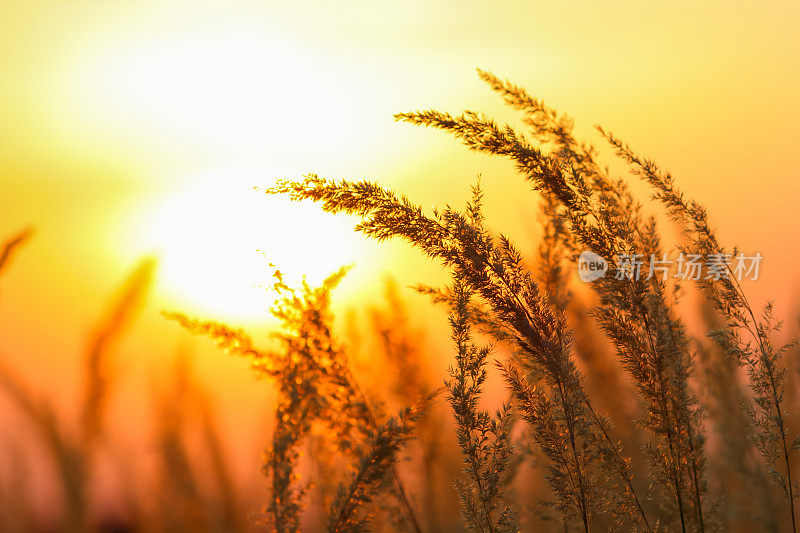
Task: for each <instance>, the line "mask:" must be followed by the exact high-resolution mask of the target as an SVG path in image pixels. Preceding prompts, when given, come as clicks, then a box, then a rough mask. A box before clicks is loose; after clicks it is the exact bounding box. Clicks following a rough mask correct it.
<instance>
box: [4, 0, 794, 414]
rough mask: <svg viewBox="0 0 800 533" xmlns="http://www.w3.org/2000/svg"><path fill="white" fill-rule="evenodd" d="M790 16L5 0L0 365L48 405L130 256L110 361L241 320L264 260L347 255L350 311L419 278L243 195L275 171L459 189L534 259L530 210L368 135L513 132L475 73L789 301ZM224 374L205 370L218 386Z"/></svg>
mask: <svg viewBox="0 0 800 533" xmlns="http://www.w3.org/2000/svg"><path fill="white" fill-rule="evenodd" d="M798 20H800V4H798V3H796V2H788V1H786V2H777V1H776V2H762V3H755V2H669V3H666V2H664V3H655V2H632V1H631V2H616V3H614V4H613V5H612V4H611V3H600V2H430V1H427V2H402V3H397V4H394V5H390V4H384V3H378V2H319V3H311V2H286V3H277V2H269V1H238V0H226V1H224V2H202V1H198V0H191V1H186V2H184V1H169V2H165V1H162V2H151V1H141V0H136V1H128V0H124V1H123V0H113V1H97V0H94V1H90V0H83V1H71V0H58V1H35V2H33V1H28V0H25V1H23V0H4V1H3V2H2V3H0V231H2V234H3V235H11V234H12V233H14V232H16V231H17V230H19V229H21V228H22V227H24V226H27V225H33V226H34V227H35V228H36V231H37V234H36V237H35V238H34V239H33V240H32V241H31V243H30V244H29V245H28V246H26V247H25V249H24V250H21V251H20V253H19V254H18V256H17V257H16V258H15V261H14V263H13V265H12V266H11V268H10V269H9V271H8V273H7V275H5V276H4V277H3V279H2V280H0V295H1V296H2V298H1V299H0V350H2V352H5V353H8V354H10V355H9V357H10V358H11V360H12V361H15V362H18V363H21V364H23V366H24V367H25V368H27V371H26V373H27V374H30V375H39V376H40V377H39V378H37V379H38V380H39V381H40V382H42V383H43V384H44V385H45V386H48V385H52V386H53V388H54V389H55V390H56V391H62V392H60V393H62V394H65V395H67V394H70V393H71V392H70V390H69V387H66V388H67V389H68V390H67V391H66V392H64V391H63V388H64V387H65V386H64V385H60V384H63V383H64V382H69V380H70V379H71V378H72V377H74V376H73V374H74V373H75V372H77V370H75V369H73V367H74V366H75V365H74V359H73V358H72V357H73V356H72V355H70V354H76V353H80V350H81V349H82V347H83V344H84V343H85V338H86V335H87V332H88V331H89V329H90V327H91V325H92V323H93V320H94V319H95V317H96V316H98V315H99V314H100V313H101V310H102V309H103V306H104V305H105V302H106V300H107V297H108V295H109V294H110V293H111V292H112V291H113V289H114V287H115V286H116V285H117V284H118V283H119V282H120V281H121V280H122V279H123V278H124V276H125V273H126V272H127V271H128V269H130V268H131V267H132V265H133V263H134V262H135V260H136V259H137V258H138V257H140V256H141V255H142V254H146V253H155V254H158V255H159V257H160V261H161V263H160V273H159V278H158V284H157V287H156V290H155V294H154V297H153V300H152V302H151V305H150V307H148V310H147V313H146V316H145V317H143V320H142V322H141V324H139V325H138V326H137V327H136V328H135V329H134V331H132V332H131V335H130V340H128V341H126V342H127V344H126V345H125V348H124V350H123V351H125V350H127V352H126V353H128V354H129V355H133V354H137V355H138V354H141V353H145V354H146V357H144V358H143V359H144V360H146V361H153V360H158V359H159V358H167V357H169V356H170V355H171V354H172V353H173V352H174V350H175V347H176V346H177V345H179V344H180V343H181V342H188V341H186V339H185V337H184V336H181V334H179V333H178V332H176V331H175V330H176V328H175V327H174V325H171V324H164V323H163V322H164V321H163V320H162V319H161V318H160V317H159V316H158V311H159V310H160V309H165V308H166V309H182V310H186V311H188V312H190V313H194V314H199V315H201V316H215V317H220V318H225V319H229V320H232V321H236V322H238V323H245V324H252V323H254V322H255V321H256V320H257V319H258V318H259V317H261V316H262V314H263V312H264V309H265V308H266V306H267V305H269V296H268V295H266V294H265V292H264V291H263V290H262V289H261V288H259V287H258V285H259V284H261V283H265V282H267V280H268V274H269V271H268V269H266V267H265V265H266V263H267V262H268V261H273V262H275V263H277V264H278V265H279V266H280V267H282V268H283V269H284V270H285V271H286V272H287V273H289V274H292V275H296V276H299V275H302V274H307V275H309V276H310V277H311V279H319V278H321V277H322V276H324V275H325V274H327V273H328V272H330V271H332V270H334V269H335V268H336V267H338V266H339V265H340V264H344V263H351V262H352V263H355V264H356V269H355V271H354V273H353V274H352V276H351V280H349V281H347V282H346V283H345V286H344V287H343V289H342V293H343V295H344V296H343V299H344V300H346V301H350V302H352V301H354V298H356V297H358V298H361V297H367V298H372V299H376V298H377V294H376V288H377V287H378V286H379V282H380V280H381V279H382V277H383V276H385V275H386V273H391V274H392V275H394V276H395V277H396V278H397V279H398V280H399V281H400V283H401V284H411V283H416V282H425V281H428V282H430V281H436V280H438V279H441V278H439V277H437V275H436V270H435V268H434V267H433V266H432V265H430V264H429V263H428V262H427V261H425V260H422V259H420V258H419V257H417V255H416V254H415V253H413V252H410V251H409V250H407V249H406V248H404V247H402V246H399V247H380V246H378V245H376V244H374V243H370V242H364V241H363V240H362V239H361V238H359V237H357V236H353V235H352V234H351V231H350V228H351V225H352V221H349V220H342V219H338V218H331V217H328V216H324V215H321V214H319V213H318V210H317V209H316V208H315V207H314V206H297V205H289V204H287V203H286V202H284V201H282V200H276V199H268V198H265V197H264V195H263V194H261V193H259V192H258V191H255V190H254V189H253V187H254V186H260V187H266V186H269V185H270V184H271V183H273V181H274V179H275V178H276V177H282V176H290V177H295V176H301V175H303V174H305V173H307V172H317V173H319V174H322V175H325V176H328V177H351V178H370V179H375V180H377V181H379V182H381V183H384V184H388V185H390V186H392V187H396V188H402V189H403V190H404V191H406V192H407V193H408V194H409V195H410V196H411V197H412V198H413V199H416V200H417V201H419V202H420V203H422V204H425V205H433V204H443V203H446V202H449V203H454V204H458V203H460V202H462V201H463V200H464V199H465V198H466V196H467V194H468V188H469V184H470V183H471V182H472V181H473V180H474V178H475V176H476V175H477V174H479V173H480V174H482V175H483V182H484V185H485V187H486V192H487V207H488V213H489V219H490V220H493V221H494V227H495V228H496V229H498V230H502V231H508V232H510V233H512V234H514V235H516V236H517V238H518V240H521V241H523V242H524V240H525V239H529V242H531V244H533V242H534V236H535V229H533V228H535V224H534V222H535V215H534V214H533V211H532V210H533V209H535V206H536V198H535V197H533V196H532V195H530V194H529V195H524V192H525V191H526V187H525V185H524V183H523V182H522V180H521V179H520V178H518V177H517V176H515V175H514V173H513V171H512V168H511V166H510V165H508V164H506V163H505V162H502V161H497V160H493V159H490V158H487V157H485V156H479V155H475V154H472V153H470V152H468V151H466V150H465V149H464V148H463V147H461V146H460V145H459V144H458V143H457V142H455V141H453V140H452V139H449V138H448V137H447V136H446V135H444V134H441V133H437V132H434V131H429V130H420V129H417V128H413V127H411V126H408V125H404V124H397V123H395V122H393V120H392V115H393V113H395V112H398V111H408V110H414V109H419V108H428V107H435V108H441V109H444V110H449V111H452V112H460V111H461V110H463V109H466V108H472V109H478V110H484V111H487V112H489V113H491V114H495V115H497V116H498V117H500V118H502V119H507V118H510V117H512V115H510V114H509V113H508V111H506V110H504V109H503V108H502V106H501V103H500V101H499V99H497V98H496V97H495V96H494V95H493V94H491V92H490V91H489V89H488V88H486V87H484V86H483V85H482V83H481V82H480V80H479V79H478V78H477V76H476V75H475V68H476V67H481V68H484V69H487V70H491V71H493V72H494V73H496V74H497V75H499V76H501V77H504V78H509V79H511V80H513V81H514V82H515V83H517V84H519V85H522V86H524V87H526V88H527V89H528V90H529V91H530V92H531V93H532V94H534V95H536V96H538V97H541V98H543V99H545V101H547V102H548V103H549V104H550V105H553V106H556V107H558V108H560V109H561V110H564V111H567V112H568V113H570V114H571V115H572V116H573V117H574V118H575V120H576V124H577V130H578V132H579V133H581V134H586V135H587V136H589V138H590V139H591V140H593V141H594V142H596V143H599V142H600V140H599V139H598V138H597V136H596V135H594V134H593V132H592V130H591V127H592V125H593V124H596V123H600V124H603V125H604V126H605V127H606V128H608V129H610V130H612V131H614V132H615V133H616V134H618V135H619V136H621V137H622V138H624V139H625V140H627V141H628V142H629V143H630V144H631V145H632V146H633V147H634V148H635V149H637V150H638V151H640V152H641V153H643V154H645V155H646V156H648V157H651V158H653V159H655V160H656V161H658V162H659V163H660V164H661V165H662V166H663V167H665V168H667V169H669V170H671V171H672V172H673V174H674V175H675V176H676V179H677V181H678V183H679V184H680V185H681V186H682V187H683V188H684V189H685V190H686V191H687V192H689V193H690V194H691V195H693V196H694V197H696V198H698V199H700V200H701V201H703V202H704V203H705V204H706V205H707V206H708V207H709V210H710V212H711V215H712V218H713V220H714V221H715V222H716V224H717V225H718V227H719V228H720V233H721V235H722V236H723V237H724V238H725V239H726V240H727V242H728V243H730V244H736V243H738V244H740V245H741V246H742V248H743V249H744V250H747V251H753V252H754V251H760V252H761V253H762V254H763V255H764V257H765V260H764V264H763V277H762V279H761V280H759V281H758V282H757V283H754V284H752V285H751V286H750V288H751V290H752V291H753V293H754V294H755V295H756V296H757V299H760V300H757V301H761V300H763V299H764V298H767V297H773V298H775V299H776V303H777V306H778V309H779V311H780V310H781V309H787V308H788V306H789V304H790V303H792V301H793V300H794V298H795V297H796V296H797V281H798V276H797V274H796V265H797V264H798V262H800V250H799V248H800V239H798V238H797V236H796V235H797V234H796V230H795V228H796V222H797V213H798V207H800V205H799V204H798V200H797V198H800V179H798V178H800V175H798V170H797V169H798V166H797V164H796V157H797V147H798V141H800V129H799V127H798V123H799V120H798V119H800V104H798V101H797V95H798V94H800V69H799V68H798V66H800V65H798V57H800V37H798V36H797V31H796V26H797V21H798ZM348 298H349V300H348ZM201 344H202V343H201ZM54 354H55V355H54ZM220 357H221V356H218V355H208V359H204V360H203V361H210V360H218V359H220ZM124 364H127V365H130V367H132V368H133V367H136V368H140V371H144V370H141V369H142V368H144V369H147V368H150V367H149V366H148V364H150V363H144V362H142V361H141V360H137V361H136V362H128V363H124ZM123 366H124V365H123ZM238 366H239V367H243V366H244V365H238ZM239 367H237V366H236V365H233V364H232V363H227V362H226V363H225V364H218V365H216V366H214V369H215V370H213V371H212V370H207V369H206V370H204V371H205V372H214V373H216V372H221V374H215V376H214V377H215V379H216V380H217V381H218V382H219V384H218V385H219V388H220V390H225V389H224V387H225V385H226V383H228V382H237V383H238V381H241V380H242V376H244V375H246V369H245V368H239ZM220 369H221V370H220ZM71 373H72V374H71ZM226 373H227V374H226ZM226 380H227V381H226ZM237 380H238V381H237ZM255 387H256V385H253V388H252V389H248V388H247V386H244V388H243V389H242V388H240V389H237V390H238V391H239V392H237V394H242V395H247V394H251V395H253V394H256V393H255V392H253V391H255V390H256V389H255ZM57 393H58V392H57ZM130 394H131V395H134V394H135V391H130ZM230 401H231V402H233V401H234V400H233V399H231V400H230Z"/></svg>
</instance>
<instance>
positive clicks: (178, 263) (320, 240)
mask: <svg viewBox="0 0 800 533" xmlns="http://www.w3.org/2000/svg"><path fill="white" fill-rule="evenodd" d="M232 172H235V171H232ZM224 176H225V174H222V175H219V176H215V177H213V178H212V179H207V180H205V181H203V182H202V183H200V184H197V185H193V186H189V187H186V188H184V189H182V190H179V191H177V192H176V193H174V194H171V195H167V196H166V197H165V198H163V199H161V200H160V201H159V202H158V203H157V204H156V205H155V206H153V207H152V208H149V209H147V210H146V212H144V213H142V214H141V216H140V218H139V220H140V221H141V220H142V219H145V220H146V221H147V222H146V223H145V224H144V226H143V228H144V229H143V231H141V232H140V233H141V236H140V238H139V240H140V242H141V243H142V244H141V245H142V246H143V247H145V248H146V249H147V248H149V249H151V250H156V251H157V253H158V255H159V261H160V275H159V280H160V281H159V287H160V292H161V293H162V296H163V297H164V298H165V299H166V301H167V305H175V306H188V307H190V308H191V310H192V311H194V312H202V313H206V314H211V315H213V316H219V317H224V318H238V319H255V318H261V317H264V316H266V312H267V309H268V307H269V305H270V304H271V303H272V301H273V299H274V294H270V293H269V291H268V288H269V287H270V286H271V284H272V274H273V273H274V271H275V268H274V267H270V263H272V264H274V265H275V266H276V267H277V268H278V269H280V270H281V272H283V273H284V275H285V276H286V277H287V279H288V280H289V281H290V282H291V283H298V282H299V280H300V279H302V277H306V278H307V279H308V281H309V282H310V283H312V284H316V283H319V282H321V281H322V280H323V279H324V278H325V277H326V276H327V275H329V274H331V273H332V272H334V271H335V270H337V269H338V268H339V267H341V266H342V265H345V264H350V263H353V262H355V261H356V259H357V258H356V245H355V243H356V238H355V236H354V235H353V233H352V225H351V224H350V223H348V221H346V220H342V219H340V218H337V217H333V216H332V215H328V214H325V213H323V212H321V211H320V209H319V207H318V206H315V205H307V204H298V203H289V201H288V200H287V199H286V198H280V197H270V196H267V195H266V194H265V193H264V192H263V191H258V190H254V189H253V187H252V186H251V185H246V184H244V183H243V182H242V181H239V180H230V179H224Z"/></svg>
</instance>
